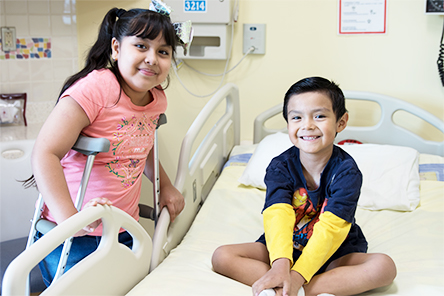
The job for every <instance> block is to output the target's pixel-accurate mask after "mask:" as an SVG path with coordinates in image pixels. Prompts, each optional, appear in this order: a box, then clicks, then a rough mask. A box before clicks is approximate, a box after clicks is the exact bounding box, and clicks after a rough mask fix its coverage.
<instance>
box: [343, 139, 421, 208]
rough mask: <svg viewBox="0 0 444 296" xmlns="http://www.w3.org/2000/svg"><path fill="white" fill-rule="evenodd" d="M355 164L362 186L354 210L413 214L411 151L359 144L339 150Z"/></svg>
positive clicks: (415, 183) (414, 160)
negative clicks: (356, 206) (408, 212)
mask: <svg viewBox="0 0 444 296" xmlns="http://www.w3.org/2000/svg"><path fill="white" fill-rule="evenodd" d="M341 148H342V149H344V150H345V151H346V152H347V153H348V154H350V155H351V156H352V157H353V159H354V160H355V161H356V163H357V164H358V167H359V169H360V170H361V172H362V176H363V182H362V188H361V196H360V197H359V201H358V206H359V207H361V208H364V209H368V210H384V209H388V210H397V211H413V210H414V209H416V207H417V206H418V204H419V153H418V151H416V150H415V149H413V148H409V147H403V146H392V145H377V144H362V145H344V146H341Z"/></svg>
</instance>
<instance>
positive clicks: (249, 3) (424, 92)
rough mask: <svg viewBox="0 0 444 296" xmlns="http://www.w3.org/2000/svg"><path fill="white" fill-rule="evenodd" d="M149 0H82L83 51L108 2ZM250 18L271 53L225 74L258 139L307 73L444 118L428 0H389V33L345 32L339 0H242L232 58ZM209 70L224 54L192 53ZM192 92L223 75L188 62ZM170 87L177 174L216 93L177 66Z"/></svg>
mask: <svg viewBox="0 0 444 296" xmlns="http://www.w3.org/2000/svg"><path fill="white" fill-rule="evenodd" d="M149 2H150V1H148V0H145V1H97V0H95V1H94V0H91V1H86V0H77V23H78V40H79V41H78V42H79V57H80V58H81V57H83V56H84V52H85V51H86V50H87V48H88V47H89V46H90V45H91V44H92V42H93V41H94V39H95V37H96V34H97V30H98V29H97V28H98V25H99V23H100V22H101V19H102V18H103V16H104V15H105V13H106V12H107V11H108V9H110V8H112V7H114V6H117V7H123V8H131V7H148V5H149ZM243 23H265V24H266V25H267V36H266V54H265V55H250V56H247V58H246V59H245V60H244V61H243V62H242V63H241V64H240V66H239V67H238V68H237V69H236V70H234V71H233V72H231V73H229V74H228V75H227V76H226V81H227V82H234V83H236V84H237V85H238V86H239V88H240V95H241V114H242V115H241V117H242V122H241V140H244V141H248V140H252V137H253V136H252V135H253V120H254V118H255V117H256V116H257V115H258V114H259V113H261V112H262V111H264V110H265V109H267V108H268V107H271V106H274V105H276V104H278V103H280V102H281V101H282V99H283V95H284V94H285V92H286V90H287V89H288V87H289V86H290V85H291V84H293V83H294V82H296V81H297V80H299V79H301V78H303V77H307V76H313V75H316V76H324V77H326V78H330V79H333V80H334V81H336V82H337V83H339V84H340V86H341V88H342V89H344V90H360V91H371V92H378V93H382V94H386V95H390V96H394V97H397V98H400V99H403V100H405V101H407V102H410V103H412V104H415V105H418V106H420V107H422V108H424V109H426V110H428V111H430V112H431V113H432V114H434V115H435V116H437V117H439V118H442V119H444V87H443V86H442V85H441V83H440V81H439V77H438V73H437V66H436V60H437V57H438V49H439V41H440V37H441V32H442V27H443V17H442V16H430V15H425V14H424V0H389V1H388V11H387V34H384V35H357V36H356V35H354V36H339V35H338V34H337V30H338V29H337V28H338V1H335V0H288V1H284V0H273V1H269V0H267V1H263V0H240V12H239V21H238V23H236V25H235V30H234V46H233V53H232V59H231V61H230V66H233V65H234V64H236V63H237V61H239V60H240V59H241V57H242V55H243V54H242V25H243ZM188 63H189V64H190V65H192V66H193V67H195V68H197V69H199V70H201V71H204V72H209V73H220V72H222V71H223V69H224V66H225V62H224V61H211V60H207V61H197V60H189V61H188ZM179 75H180V77H181V79H182V80H183V82H184V83H185V85H187V87H188V88H189V89H191V90H192V91H193V92H196V93H198V94H206V93H210V92H212V91H213V90H214V89H215V88H216V87H217V86H218V85H219V81H220V78H208V77H205V76H201V75H199V74H196V73H195V72H193V71H191V70H190V69H189V68H187V67H182V68H181V69H180V70H179ZM171 78H172V81H171V85H170V87H169V88H168V89H167V90H166V93H167V96H168V101H169V106H168V110H167V117H168V124H167V125H166V126H164V127H161V129H160V137H159V139H160V148H161V150H160V151H161V154H160V158H161V160H162V163H163V165H164V167H165V168H166V170H167V172H168V174H169V175H170V177H172V179H174V176H175V171H176V168H177V159H178V155H179V150H180V144H181V140H182V138H183V136H184V134H185V133H186V130H187V129H188V127H189V126H190V125H191V122H192V120H193V119H194V118H195V116H196V115H197V113H198V112H199V111H200V110H201V109H202V107H203V106H204V104H205V103H206V102H207V101H208V99H209V98H197V97H193V96H191V95H190V94H188V93H187V92H186V91H185V90H184V88H183V87H182V86H181V85H180V84H179V82H178V80H177V78H175V77H174V73H172V72H171Z"/></svg>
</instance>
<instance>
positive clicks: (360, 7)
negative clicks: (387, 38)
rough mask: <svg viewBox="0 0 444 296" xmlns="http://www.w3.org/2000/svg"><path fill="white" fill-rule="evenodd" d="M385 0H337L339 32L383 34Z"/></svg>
mask: <svg viewBox="0 0 444 296" xmlns="http://www.w3.org/2000/svg"><path fill="white" fill-rule="evenodd" d="M386 31H387V0H339V34H385V33H386Z"/></svg>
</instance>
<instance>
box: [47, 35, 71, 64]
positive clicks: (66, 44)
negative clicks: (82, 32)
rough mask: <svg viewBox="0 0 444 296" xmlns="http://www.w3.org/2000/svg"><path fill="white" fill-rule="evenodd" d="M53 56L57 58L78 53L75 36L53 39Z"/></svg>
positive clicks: (69, 56) (68, 56)
mask: <svg viewBox="0 0 444 296" xmlns="http://www.w3.org/2000/svg"><path fill="white" fill-rule="evenodd" d="M52 50H53V57H54V58H55V59H60V58H71V57H73V56H75V55H76V54H77V42H76V40H75V38H73V37H65V36H63V37H62V36H61V37H58V38H54V39H53V40H52Z"/></svg>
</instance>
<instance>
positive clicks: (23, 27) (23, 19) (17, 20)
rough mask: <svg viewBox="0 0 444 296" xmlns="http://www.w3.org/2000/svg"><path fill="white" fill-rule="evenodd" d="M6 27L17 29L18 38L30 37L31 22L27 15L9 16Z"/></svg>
mask: <svg viewBox="0 0 444 296" xmlns="http://www.w3.org/2000/svg"><path fill="white" fill-rule="evenodd" d="M5 19H6V22H5V26H8V27H15V34H16V37H28V36H29V21H28V17H27V16H26V15H9V14H7V15H6V17H5Z"/></svg>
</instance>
